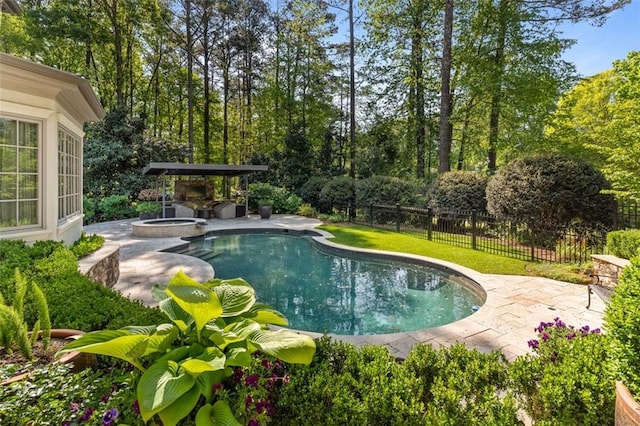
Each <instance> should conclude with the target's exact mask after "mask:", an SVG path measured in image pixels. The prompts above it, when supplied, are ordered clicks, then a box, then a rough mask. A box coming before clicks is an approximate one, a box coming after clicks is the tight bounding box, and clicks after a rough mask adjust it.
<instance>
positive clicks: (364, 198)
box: [355, 176, 424, 206]
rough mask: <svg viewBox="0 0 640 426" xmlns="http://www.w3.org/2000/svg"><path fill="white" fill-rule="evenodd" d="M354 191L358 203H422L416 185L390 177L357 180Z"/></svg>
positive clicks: (412, 182)
mask: <svg viewBox="0 0 640 426" xmlns="http://www.w3.org/2000/svg"><path fill="white" fill-rule="evenodd" d="M355 191H356V200H357V201H358V203H367V204H368V203H371V204H386V205H395V204H400V205H403V206H419V205H421V204H422V203H423V202H424V199H423V197H422V196H421V194H420V187H419V185H418V184H417V183H415V182H414V181H411V180H409V179H400V178H397V177H391V176H371V177H369V178H365V179H359V180H357V181H356V184H355Z"/></svg>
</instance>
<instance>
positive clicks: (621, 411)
mask: <svg viewBox="0 0 640 426" xmlns="http://www.w3.org/2000/svg"><path fill="white" fill-rule="evenodd" d="M615 425H616V426H636V425H640V404H638V403H637V402H636V401H635V400H634V399H633V396H632V395H631V393H630V392H629V389H627V387H626V386H625V385H624V384H623V383H622V382H616V414H615Z"/></svg>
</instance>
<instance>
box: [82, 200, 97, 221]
mask: <svg viewBox="0 0 640 426" xmlns="http://www.w3.org/2000/svg"><path fill="white" fill-rule="evenodd" d="M96 204H97V203H96V200H95V199H94V198H89V197H87V196H86V195H83V196H82V214H83V215H84V218H83V222H84V224H85V225H88V224H90V223H94V222H95V219H96Z"/></svg>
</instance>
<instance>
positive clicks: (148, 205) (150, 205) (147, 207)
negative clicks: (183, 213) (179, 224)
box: [136, 201, 162, 214]
mask: <svg viewBox="0 0 640 426" xmlns="http://www.w3.org/2000/svg"><path fill="white" fill-rule="evenodd" d="M136 211H137V212H138V213H139V214H144V213H160V212H161V211H162V206H161V205H160V203H158V202H156V201H141V202H139V203H137V204H136Z"/></svg>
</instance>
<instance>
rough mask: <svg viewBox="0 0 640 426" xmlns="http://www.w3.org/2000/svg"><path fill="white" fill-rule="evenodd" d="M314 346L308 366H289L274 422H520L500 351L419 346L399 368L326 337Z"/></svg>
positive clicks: (374, 352)
mask: <svg viewBox="0 0 640 426" xmlns="http://www.w3.org/2000/svg"><path fill="white" fill-rule="evenodd" d="M316 348H317V349H316V355H315V357H314V359H313V361H312V363H311V364H310V365H309V366H304V367H297V366H293V367H292V368H291V370H290V374H291V382H290V383H289V385H288V386H287V387H285V388H283V389H282V390H281V392H280V396H279V399H278V401H277V404H276V417H275V418H274V421H275V422H277V423H278V424H282V425H295V424H329V425H338V424H340V425H358V424H367V425H392V424H402V425H405V424H406V425H422V424H442V425H445V424H485V425H500V424H502V425H513V424H518V421H517V418H516V407H515V404H514V400H513V398H512V397H511V396H510V395H505V394H504V392H505V391H506V389H507V384H508V380H507V378H508V375H507V365H506V363H505V362H504V359H503V357H502V356H501V355H499V354H498V353H497V352H496V353H493V354H489V355H483V354H480V353H479V352H477V351H469V350H467V349H466V348H464V346H462V345H456V346H454V347H452V348H449V349H441V350H436V349H433V348H432V347H431V346H425V345H417V346H416V347H414V348H413V349H412V351H411V352H410V354H409V356H408V357H407V359H406V360H405V361H404V362H398V360H396V359H395V358H394V357H393V356H391V354H390V353H389V351H388V350H387V349H386V348H383V347H379V346H364V347H362V348H360V349H358V348H356V347H355V346H353V345H351V344H348V343H344V342H338V341H333V340H331V339H330V338H328V337H326V336H325V337H323V338H321V339H319V340H317V341H316ZM501 393H502V395H501Z"/></svg>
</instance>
